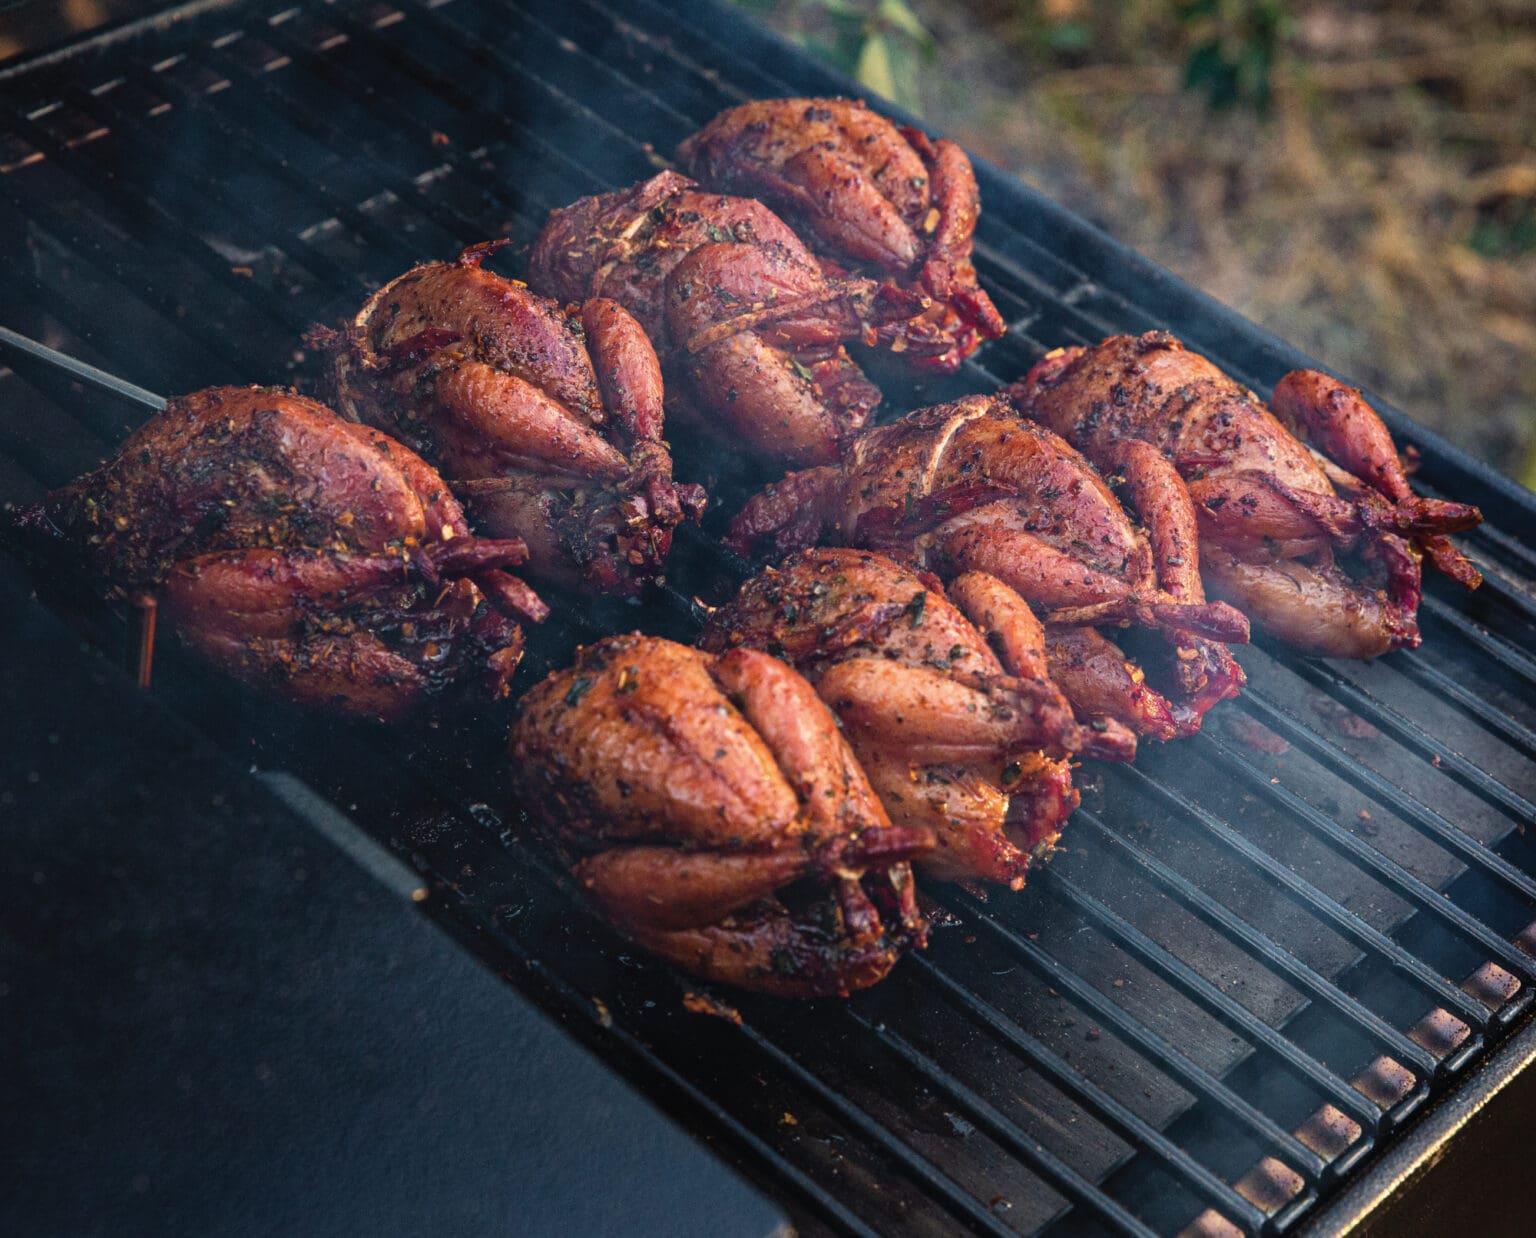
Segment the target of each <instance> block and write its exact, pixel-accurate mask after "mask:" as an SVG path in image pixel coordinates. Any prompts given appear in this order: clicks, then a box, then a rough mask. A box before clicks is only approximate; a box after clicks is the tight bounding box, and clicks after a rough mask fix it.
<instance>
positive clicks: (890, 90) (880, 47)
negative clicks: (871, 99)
mask: <svg viewBox="0 0 1536 1238" xmlns="http://www.w3.org/2000/svg"><path fill="white" fill-rule="evenodd" d="M853 75H854V76H855V77H856V78H858V79H859V84H860V85H862V86H868V87H869V89H871V90H873V91H874V92H875V93H876V94H878V95H883V96H885V98H887V99H895V98H896V75H895V73H894V72H892V68H891V49H890V47H889V46H888V45H887V44H886V41H885V36H884V35H883V34H872V35H870V36H869V37H868V38H867V39H865V40H864V48H863V50H862V51H861V52H860V53H859V63H858V66H857V67H856V68H855V69H854V71H853Z"/></svg>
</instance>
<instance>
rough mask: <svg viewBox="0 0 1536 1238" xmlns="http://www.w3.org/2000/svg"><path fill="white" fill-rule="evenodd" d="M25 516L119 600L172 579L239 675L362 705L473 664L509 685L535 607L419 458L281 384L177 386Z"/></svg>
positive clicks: (415, 698)
mask: <svg viewBox="0 0 1536 1238" xmlns="http://www.w3.org/2000/svg"><path fill="white" fill-rule="evenodd" d="M20 519H21V522H22V523H24V524H27V525H30V526H31V527H32V528H34V529H38V528H46V529H47V530H48V531H50V532H51V533H52V534H53V535H54V536H56V537H58V538H61V539H63V541H64V542H65V543H67V544H68V546H69V547H70V548H71V549H72V550H73V551H75V552H76V553H78V554H80V555H81V556H82V558H83V559H84V562H85V565H86V567H87V570H88V571H89V573H90V574H91V576H92V577H94V578H95V579H96V580H97V581H98V582H99V583H100V585H101V586H102V587H103V589H104V590H106V591H107V592H108V593H109V594H116V595H122V594H124V593H130V592H132V593H138V592H148V593H157V592H158V593H160V594H161V596H162V599H163V601H164V603H165V609H166V613H167V615H168V616H169V618H170V619H171V621H172V624H173V626H174V627H175V628H176V630H177V631H178V633H179V635H180V636H181V638H182V639H183V640H185V641H186V642H187V643H188V644H190V645H192V646H193V647H194V648H196V649H198V650H199V652H201V653H202V654H203V655H204V656H205V657H207V658H208V659H209V660H211V661H212V662H214V663H215V664H216V665H218V666H219V667H221V668H222V669H224V670H225V671H227V672H228V673H230V674H232V675H234V676H236V677H237V678H240V679H243V680H246V681H247V682H252V683H256V684H258V685H261V686H263V687H266V688H268V689H270V690H272V691H274V692H276V693H278V694H280V695H284V696H288V697H291V698H295V699H298V700H302V701H306V702H311V703H320V704H325V705H328V706H332V707H335V708H337V709H340V710H342V711H345V712H350V713H356V714H361V715H364V716H367V717H373V718H380V719H387V720H394V719H398V718H400V717H403V716H404V715H406V714H407V713H409V712H410V711H411V710H413V709H415V708H416V707H418V706H419V705H420V704H422V703H423V702H424V701H425V700H426V699H428V698H429V697H431V696H432V695H434V694H436V693H438V692H441V691H442V690H443V689H445V688H447V687H448V686H449V685H450V684H452V683H454V682H456V681H458V680H461V679H463V678H465V677H468V676H474V675H479V676H484V677H486V678H487V679H488V680H489V682H490V684H491V686H492V688H493V690H494V691H495V692H497V693H498V694H500V693H504V692H505V690H506V683H507V679H508V678H509V677H510V675H511V673H512V670H513V669H514V668H515V667H516V664H517V660H518V658H519V656H520V655H521V651H522V631H521V629H520V628H519V626H518V624H517V622H516V621H515V618H514V616H520V617H522V618H527V619H532V620H535V621H536V620H538V619H540V618H542V617H543V604H542V603H541V602H539V600H538V598H537V597H536V596H535V595H534V594H533V593H532V592H531V591H530V590H528V589H527V587H526V586H525V585H523V584H522V583H521V582H519V581H517V580H516V579H515V578H514V577H511V576H510V575H508V574H507V573H506V572H505V571H504V570H503V569H505V568H507V567H510V566H515V565H517V564H519V563H521V562H522V560H523V558H524V557H525V555H526V548H525V547H524V546H523V544H522V543H521V542H520V541H518V540H516V539H485V538H475V537H472V536H470V534H469V522H468V520H467V519H466V518H465V515H464V512H463V509H462V508H460V507H459V505H458V503H457V501H456V500H455V499H454V498H453V496H452V495H451V494H450V493H449V491H448V487H447V486H446V484H445V483H444V482H443V481H442V479H441V478H439V477H438V476H437V474H436V473H435V472H433V470H432V468H431V467H430V466H429V465H428V464H427V463H426V462H425V461H423V460H422V459H421V458H420V457H418V456H416V455H415V454H414V453H412V452H411V451H410V450H409V449H407V448H406V447H404V446H403V445H401V444H400V443H397V442H394V441H392V440H390V439H388V438H386V437H385V436H384V435H383V434H380V433H379V432H378V431H377V430H374V429H371V428H368V427H364V426H358V425H353V424H351V423H350V422H345V421H342V420H341V419H340V418H338V417H337V416H336V415H335V414H334V413H332V412H331V411H330V410H329V409H327V408H326V407H325V406H324V405H322V404H318V403H316V402H315V401H313V400H308V399H305V398H304V397H302V396H299V395H296V394H294V393H293V392H288V391H281V390H276V389H271V388H261V387H218V388H210V389H209V390H206V391H199V392H194V393H193V394H191V395H188V396H183V397H181V398H180V399H177V400H173V401H171V403H170V404H169V405H168V406H167V407H166V409H165V410H164V411H163V412H161V413H159V414H157V415H156V416H155V417H153V418H151V419H150V420H149V421H148V422H147V423H146V424H145V425H144V426H142V427H141V428H140V429H139V430H138V431H137V432H136V433H135V434H133V435H132V436H131V437H130V438H129V439H128V441H127V442H126V443H124V444H123V447H122V450H121V451H120V452H119V453H118V455H117V456H116V457H115V458H114V459H112V460H111V461H109V462H108V463H107V464H105V465H103V466H102V467H101V468H100V469H98V470H97V471H96V472H94V473H91V474H89V475H87V476H86V477H83V478H80V479H79V480H78V481H75V482H73V483H71V484H70V485H68V486H65V487H63V488H62V489H59V490H56V491H54V492H53V493H51V494H50V495H49V496H48V498H47V499H46V500H44V502H43V503H42V504H40V505H39V506H38V507H37V508H35V509H32V510H31V511H29V512H24V513H22V515H21V518H20ZM488 601H493V602H495V603H496V605H487V602H488ZM504 610H505V611H510V615H509V614H508V613H503V612H504Z"/></svg>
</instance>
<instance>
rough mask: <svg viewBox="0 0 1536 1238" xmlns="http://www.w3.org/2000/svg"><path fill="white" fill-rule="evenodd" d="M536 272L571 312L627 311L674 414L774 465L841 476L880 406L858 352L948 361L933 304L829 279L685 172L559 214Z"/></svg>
mask: <svg viewBox="0 0 1536 1238" xmlns="http://www.w3.org/2000/svg"><path fill="white" fill-rule="evenodd" d="M529 272H530V273H529V280H530V282H531V283H532V285H533V286H534V287H535V288H536V289H538V290H539V291H541V292H544V293H546V294H548V295H550V296H553V297H555V298H556V299H558V300H560V301H561V302H579V301H584V300H586V299H588V298H591V297H603V298H608V299H610V300H613V301H616V302H617V303H618V304H620V305H622V306H624V308H625V309H627V310H628V311H629V312H630V313H631V314H633V315H634V316H635V318H636V319H637V320H638V321H639V322H640V324H641V326H642V327H643V328H644V329H645V331H646V333H647V334H648V335H649V336H650V338H651V340H652V341H654V343H655V344H656V348H657V351H658V353H659V354H660V355H661V357H662V361H663V364H664V366H665V369H666V373H667V377H668V383H669V387H668V391H669V402H670V403H669V407H670V410H671V411H672V412H673V413H674V414H676V415H679V416H682V417H683V418H685V419H687V420H689V421H690V422H691V423H692V425H693V426H694V428H696V429H697V430H699V431H700V432H702V433H705V434H708V435H711V436H713V437H715V438H716V439H723V440H725V441H727V442H729V443H731V444H732V445H733V446H735V447H737V448H738V449H739V448H741V447H743V446H744V447H745V448H747V450H748V451H750V452H751V453H752V454H753V455H754V457H756V458H759V459H761V460H764V461H766V462H768V463H772V464H776V465H794V466H804V465H807V464H818V463H825V462H828V461H831V460H835V459H836V458H837V456H838V452H839V450H840V446H841V444H842V442H843V441H844V440H846V439H847V437H848V436H849V435H851V434H854V433H856V432H857V431H858V430H859V429H860V428H861V427H862V426H863V425H864V424H865V423H866V422H867V421H868V419H869V416H870V413H871V412H872V411H873V410H874V408H875V406H876V405H877V404H878V403H879V401H880V392H879V389H878V388H877V387H876V386H875V385H874V384H873V383H871V382H870V381H869V380H868V379H867V378H866V377H865V376H864V374H863V372H862V371H861V370H860V369H859V367H858V366H857V365H855V364H854V362H853V360H852V358H850V357H849V355H848V352H847V350H846V348H845V347H844V344H845V343H846V342H847V341H849V340H853V339H858V340H863V341H864V342H866V343H868V344H871V345H874V344H885V345H888V346H890V345H896V346H899V347H900V348H901V349H904V350H908V351H911V352H916V353H935V352H942V351H943V350H944V349H945V348H947V347H948V344H947V342H946V341H945V340H943V339H942V338H940V337H939V335H938V334H937V333H936V332H935V331H933V330H932V329H931V328H930V327H929V326H928V325H927V324H925V323H924V322H923V320H922V319H921V317H920V315H922V314H923V313H924V312H925V311H926V310H927V308H928V305H929V302H928V299H927V297H926V296H923V295H920V294H915V293H910V292H904V291H902V290H900V289H898V288H896V287H894V286H893V285H890V284H888V283H881V282H878V281H874V280H867V279H841V278H834V277H829V276H828V275H827V274H826V272H825V271H824V270H823V268H822V267H821V266H820V265H819V264H818V263H817V261H816V260H815V258H813V257H812V256H811V254H810V253H809V251H807V250H806V248H805V246H804V245H803V244H802V243H801V242H800V240H799V239H798V238H797V237H796V235H795V234H794V232H793V231H791V229H790V228H789V227H788V225H786V224H785V223H784V222H783V221H782V220H781V219H779V218H778V216H776V215H775V214H774V213H773V212H772V211H770V210H769V209H768V208H767V207H766V206H764V205H763V204H762V203H760V202H756V201H753V200H751V199H748V198H734V197H729V196H726V195H723V194H718V193H705V192H702V191H700V190H699V189H698V187H697V186H696V185H695V184H694V182H692V181H690V180H689V179H688V178H687V177H684V176H680V175H678V174H677V173H675V172H663V173H661V174H660V175H658V176H655V177H652V178H651V179H650V180H648V181H645V182H642V183H641V184H639V185H635V186H632V187H631V188H629V189H626V190H620V191H618V192H615V193H608V194H601V195H598V196H596V197H591V198H583V199H581V200H580V201H578V202H575V203H573V204H572V205H570V206H568V207H565V208H563V209H560V210H557V211H554V212H553V213H552V214H551V215H550V219H549V222H548V223H547V224H546V225H545V227H544V230H543V231H542V232H541V233H540V234H539V237H538V239H537V240H536V241H535V242H534V245H533V250H532V253H531V255H530V260H529Z"/></svg>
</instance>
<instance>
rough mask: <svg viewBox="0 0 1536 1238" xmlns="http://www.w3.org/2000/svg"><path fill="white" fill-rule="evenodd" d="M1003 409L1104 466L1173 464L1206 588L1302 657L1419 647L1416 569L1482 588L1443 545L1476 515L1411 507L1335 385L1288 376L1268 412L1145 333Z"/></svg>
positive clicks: (1045, 363)
mask: <svg viewBox="0 0 1536 1238" xmlns="http://www.w3.org/2000/svg"><path fill="white" fill-rule="evenodd" d="M1008 394H1009V395H1010V396H1011V398H1012V399H1013V400H1014V402H1015V403H1016V404H1017V406H1018V407H1019V408H1020V409H1021V411H1023V412H1024V413H1025V414H1026V415H1028V416H1030V417H1033V418H1035V419H1037V420H1039V421H1040V422H1042V423H1043V424H1045V425H1048V426H1050V427H1051V428H1052V429H1053V430H1055V431H1056V432H1057V433H1059V434H1062V435H1063V436H1064V437H1066V438H1068V439H1069V440H1070V441H1071V442H1073V443H1074V444H1075V445H1076V446H1078V447H1079V448H1081V449H1082V450H1083V451H1084V452H1085V453H1087V455H1088V456H1089V457H1090V458H1091V459H1093V460H1094V461H1096V462H1097V463H1099V464H1101V465H1103V466H1106V467H1114V462H1115V461H1117V460H1118V459H1120V458H1122V457H1124V456H1125V454H1126V453H1127V452H1131V451H1135V450H1138V447H1137V445H1138V444H1145V445H1147V446H1148V447H1150V448H1152V449H1154V450H1155V451H1156V452H1157V453H1159V454H1160V455H1162V456H1163V457H1164V458H1165V459H1166V460H1168V461H1169V462H1170V464H1171V466H1172V468H1173V469H1174V471H1176V472H1177V474H1178V476H1179V479H1180V481H1181V482H1182V485H1183V488H1184V490H1185V492H1186V494H1187V496H1188V497H1187V499H1186V500H1184V501H1185V502H1188V503H1190V504H1192V505H1193V507H1194V510H1195V511H1196V513H1197V518H1198V523H1199V536H1200V562H1201V566H1202V568H1203V572H1204V576H1205V579H1206V581H1207V582H1208V583H1209V584H1210V586H1211V587H1212V589H1213V590H1214V591H1215V592H1216V593H1217V594H1218V595H1220V596H1222V597H1225V598H1227V599H1229V600H1231V601H1232V602H1233V603H1235V604H1236V605H1238V606H1239V607H1241V608H1242V610H1243V611H1244V612H1245V613H1248V614H1250V615H1251V616H1252V617H1253V618H1254V620H1255V622H1257V623H1258V624H1259V625H1260V626H1262V627H1263V628H1265V629H1267V630H1268V631H1270V632H1271V633H1273V634H1274V635H1276V636H1278V637H1279V638H1280V639H1281V640H1284V641H1286V642H1288V643H1289V644H1292V645H1294V646H1296V647H1297V648H1298V649H1301V650H1303V651H1304V652H1307V653H1312V654H1320V655H1328V656H1335V657H1362V658H1363V657H1374V656H1376V655H1378V654H1381V653H1385V652H1387V651H1389V650H1392V649H1399V648H1408V649H1412V648H1414V647H1416V646H1417V645H1418V643H1419V631H1418V622H1417V610H1418V604H1419V600H1420V597H1421V595H1422V583H1421V579H1420V570H1421V569H1420V559H1421V558H1425V559H1428V560H1429V561H1430V563H1431V564H1432V565H1434V566H1435V567H1437V568H1438V569H1439V570H1441V571H1443V572H1445V573H1446V574H1447V575H1449V576H1451V577H1452V578H1453V579H1455V580H1457V581H1459V582H1460V583H1461V584H1463V585H1465V586H1467V587H1468V588H1474V587H1476V585H1477V584H1478V582H1479V580H1480V577H1479V576H1478V574H1477V571H1476V569H1475V568H1473V567H1472V565H1471V564H1470V563H1468V562H1467V560H1466V559H1465V558H1463V557H1462V556H1461V555H1460V554H1459V553H1458V552H1457V551H1456V550H1455V548H1454V547H1453V546H1452V545H1451V543H1450V541H1449V540H1448V539H1447V537H1446V534H1448V533H1454V532H1459V531H1461V530H1464V529H1468V528H1471V527H1472V526H1474V525H1476V524H1477V523H1478V522H1479V521H1480V520H1481V519H1482V517H1481V514H1480V513H1479V512H1478V511H1477V509H1476V508H1474V507H1469V506H1467V505H1466V504H1462V503H1449V502H1443V501H1439V500H1434V499H1425V498H1419V497H1418V496H1416V495H1414V494H1413V492H1412V490H1411V489H1410V487H1409V485H1408V480H1407V477H1406V476H1405V474H1404V472H1403V468H1402V465H1401V463H1400V461H1399V460H1398V457H1397V451H1396V448H1395V447H1394V446H1393V444H1392V439H1391V436H1390V435H1389V434H1388V432H1387V430H1386V427H1385V426H1383V425H1382V424H1381V419H1380V418H1379V417H1377V416H1376V414H1375V412H1374V411H1373V410H1372V409H1371V408H1370V407H1369V406H1368V405H1367V404H1366V403H1365V401H1364V400H1363V399H1362V398H1361V396H1360V393H1359V392H1358V391H1356V390H1355V389H1354V388H1351V387H1346V386H1344V384H1342V383H1340V382H1338V381H1337V380H1336V379H1333V378H1330V377H1329V376H1328V375H1326V374H1322V373H1319V372H1318V371H1315V370H1298V371H1295V372H1293V373H1291V374H1288V375H1286V377H1285V378H1283V379H1282V380H1281V381H1280V383H1279V384H1278V385H1277V386H1276V388H1275V394H1274V400H1273V404H1272V406H1271V407H1270V408H1266V407H1265V406H1264V404H1263V403H1261V402H1260V400H1259V399H1258V397H1257V396H1255V395H1254V394H1253V393H1252V392H1251V391H1249V390H1247V389H1246V388H1244V387H1242V386H1240V385H1239V384H1237V383H1235V382H1233V381H1232V380H1231V379H1230V378H1228V377H1227V376H1226V375H1225V374H1223V373H1222V372H1221V371H1220V370H1219V369H1217V368H1216V367H1215V366H1214V365H1212V364H1211V363H1210V362H1209V361H1207V360H1206V359H1205V358H1203V357H1201V356H1198V355H1197V354H1195V353H1191V352H1189V351H1187V350H1186V349H1185V348H1184V347H1183V345H1181V344H1180V343H1179V342H1178V341H1177V340H1176V339H1174V338H1173V337H1172V336H1170V335H1167V334H1164V333H1161V332H1148V333H1147V334H1145V335H1142V336H1114V337H1111V338H1109V339H1106V340H1104V341H1103V342H1102V343H1100V344H1098V345H1095V346H1094V347H1093V348H1089V349H1082V348H1073V349H1062V350H1058V351H1057V352H1054V353H1051V354H1050V355H1049V356H1047V357H1045V358H1044V359H1043V360H1042V361H1040V362H1039V363H1038V364H1037V365H1036V366H1035V367H1034V368H1033V369H1032V370H1031V371H1030V372H1029V374H1028V375H1026V376H1025V378H1024V379H1023V380H1022V381H1020V382H1019V383H1016V384H1014V385H1013V386H1012V387H1010V388H1009V389H1008ZM1171 493H1172V491H1171V489H1170V490H1169V494H1170V495H1171Z"/></svg>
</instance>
